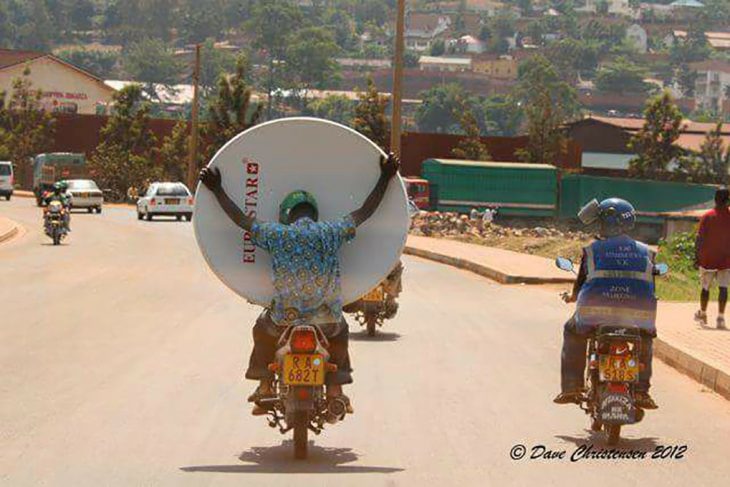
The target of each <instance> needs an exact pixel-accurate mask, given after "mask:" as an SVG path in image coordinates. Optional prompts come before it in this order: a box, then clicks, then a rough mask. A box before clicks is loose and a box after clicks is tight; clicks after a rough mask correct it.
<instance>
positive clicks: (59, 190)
mask: <svg viewBox="0 0 730 487" xmlns="http://www.w3.org/2000/svg"><path fill="white" fill-rule="evenodd" d="M67 190H68V184H66V182H65V181H58V182H56V183H54V184H53V192H51V193H50V194H48V195H46V197H45V198H44V200H43V202H44V203H45V204H46V206H47V205H49V204H50V203H51V202H52V201H58V202H60V203H61V204H62V205H63V208H64V210H65V211H64V212H63V225H64V227H65V228H66V231H67V232H70V231H71V215H70V214H69V213H70V211H69V209H70V207H71V200H70V199H69V197H68V196H67V195H66V191H67Z"/></svg>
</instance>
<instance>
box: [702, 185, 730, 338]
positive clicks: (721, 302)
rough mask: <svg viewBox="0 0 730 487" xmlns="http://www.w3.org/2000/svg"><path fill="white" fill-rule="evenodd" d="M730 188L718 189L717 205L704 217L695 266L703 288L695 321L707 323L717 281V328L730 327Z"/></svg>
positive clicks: (716, 193) (716, 195)
mask: <svg viewBox="0 0 730 487" xmlns="http://www.w3.org/2000/svg"><path fill="white" fill-rule="evenodd" d="M728 200H730V191H728V189H727V188H721V189H718V190H717V191H716V192H715V208H713V209H712V210H710V211H708V212H707V213H705V214H704V215H703V216H702V218H701V219H700V225H699V228H698V229H697V238H696V241H695V266H696V267H697V268H699V271H700V281H701V283H702V290H701V291H700V309H699V310H698V311H697V313H695V320H697V321H698V322H699V323H701V324H702V325H706V324H707V305H708V303H709V301H710V288H711V287H712V284H713V282H715V281H717V284H718V287H719V288H720V291H719V296H718V303H717V305H718V315H717V328H719V329H721V330H725V329H727V327H726V325H725V306H726V305H727V288H728V284H730V210H728Z"/></svg>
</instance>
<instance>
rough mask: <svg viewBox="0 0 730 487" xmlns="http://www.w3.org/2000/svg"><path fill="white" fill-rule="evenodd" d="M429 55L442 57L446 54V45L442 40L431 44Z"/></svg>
mask: <svg viewBox="0 0 730 487" xmlns="http://www.w3.org/2000/svg"><path fill="white" fill-rule="evenodd" d="M430 54H431V56H443V55H444V54H446V43H445V42H444V40H443V39H436V40H435V41H434V42H433V44H431V50H430Z"/></svg>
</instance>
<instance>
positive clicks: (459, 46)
mask: <svg viewBox="0 0 730 487" xmlns="http://www.w3.org/2000/svg"><path fill="white" fill-rule="evenodd" d="M449 46H450V47H453V48H454V50H455V51H456V52H460V53H466V54H481V53H483V52H485V51H486V50H487V43H486V42H484V41H481V40H479V39H477V38H476V37H474V36H470V35H465V36H461V37H459V38H458V39H451V40H450V41H449Z"/></svg>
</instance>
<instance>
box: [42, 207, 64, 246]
mask: <svg viewBox="0 0 730 487" xmlns="http://www.w3.org/2000/svg"><path fill="white" fill-rule="evenodd" d="M67 211H68V210H67V209H66V208H64V206H63V204H62V203H61V202H60V201H51V202H50V203H49V204H48V206H46V208H44V210H43V223H44V228H45V232H46V235H48V236H49V237H51V240H53V245H59V244H60V243H61V240H62V239H63V238H65V237H66V234H67V231H66V222H65V219H66V212H67Z"/></svg>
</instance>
